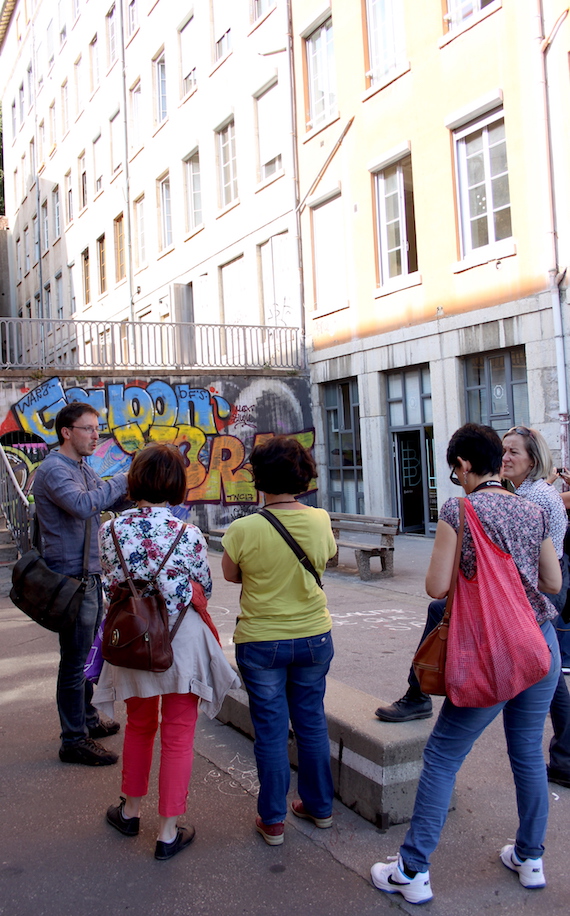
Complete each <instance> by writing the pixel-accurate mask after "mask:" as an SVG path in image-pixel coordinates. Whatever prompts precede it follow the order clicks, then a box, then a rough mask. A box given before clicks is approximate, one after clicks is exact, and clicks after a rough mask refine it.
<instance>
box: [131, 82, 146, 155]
mask: <svg viewBox="0 0 570 916" xmlns="http://www.w3.org/2000/svg"><path fill="white" fill-rule="evenodd" d="M129 102H130V104H129V108H130V130H129V141H130V146H131V150H132V151H135V150H138V149H140V148H141V146H142V117H143V109H142V92H141V82H140V80H138V81H137V82H136V83H135V85H134V86H133V87H132V89H131V90H130V92H129Z"/></svg>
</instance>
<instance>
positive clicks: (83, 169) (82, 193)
mask: <svg viewBox="0 0 570 916" xmlns="http://www.w3.org/2000/svg"><path fill="white" fill-rule="evenodd" d="M77 170H78V174H79V207H80V209H81V210H83V208H84V207H86V206H87V162H86V159H85V150H84V151H83V152H82V153H81V155H80V156H79V158H78V160H77Z"/></svg>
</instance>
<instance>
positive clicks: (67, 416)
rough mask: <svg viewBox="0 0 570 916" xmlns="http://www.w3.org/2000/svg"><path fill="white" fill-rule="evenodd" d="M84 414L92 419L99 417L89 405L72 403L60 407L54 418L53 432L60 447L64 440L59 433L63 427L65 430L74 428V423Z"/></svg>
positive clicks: (79, 402)
mask: <svg viewBox="0 0 570 916" xmlns="http://www.w3.org/2000/svg"><path fill="white" fill-rule="evenodd" d="M84 413H91V414H93V416H94V417H100V416H101V415H100V413H99V411H98V410H95V408H94V407H92V406H91V404H85V403H84V402H83V401H73V402H72V403H71V404H66V405H65V407H62V408H61V410H60V411H59V413H58V414H57V416H56V418H55V431H56V433H57V441H58V442H59V444H60V445H63V443H64V442H65V439H64V438H63V436H62V434H61V431H62V429H63V427H64V426H65V428H66V429H70V428H71V427H72V426H75V421H76V420H79V418H80V417H82V416H83V414H84Z"/></svg>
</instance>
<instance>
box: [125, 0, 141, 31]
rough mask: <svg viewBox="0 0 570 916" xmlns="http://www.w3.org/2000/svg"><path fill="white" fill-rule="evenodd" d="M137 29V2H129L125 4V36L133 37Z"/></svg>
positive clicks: (136, 0) (135, 0)
mask: <svg viewBox="0 0 570 916" xmlns="http://www.w3.org/2000/svg"><path fill="white" fill-rule="evenodd" d="M138 27H139V9H138V0H129V2H128V4H127V35H128V36H129V38H130V37H131V35H134V34H135V32H136V30H137V29H138Z"/></svg>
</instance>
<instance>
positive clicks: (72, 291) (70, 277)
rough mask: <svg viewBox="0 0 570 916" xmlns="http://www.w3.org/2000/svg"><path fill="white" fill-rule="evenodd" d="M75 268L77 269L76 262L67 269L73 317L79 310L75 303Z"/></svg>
mask: <svg viewBox="0 0 570 916" xmlns="http://www.w3.org/2000/svg"><path fill="white" fill-rule="evenodd" d="M74 268H75V262H74V263H73V264H72V265H71V266H68V268H67V288H68V291H69V309H70V312H71V314H72V315H73V314H74V313H75V310H76V308H77V306H76V302H75V282H74V279H73V271H74Z"/></svg>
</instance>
